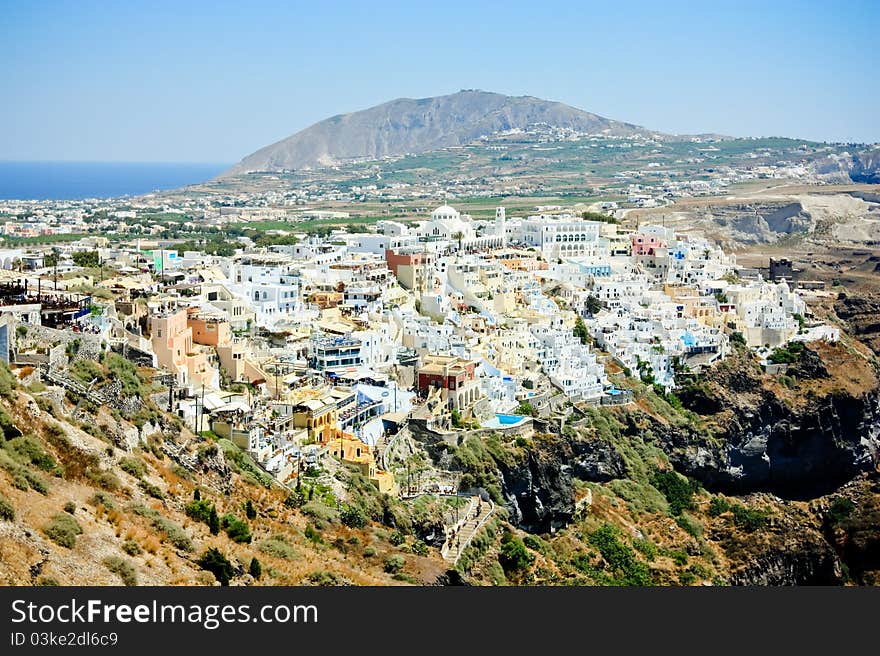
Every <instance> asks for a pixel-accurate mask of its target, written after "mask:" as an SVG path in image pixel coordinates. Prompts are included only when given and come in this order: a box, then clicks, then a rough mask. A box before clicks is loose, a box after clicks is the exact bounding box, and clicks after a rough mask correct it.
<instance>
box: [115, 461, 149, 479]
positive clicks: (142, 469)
mask: <svg viewBox="0 0 880 656" xmlns="http://www.w3.org/2000/svg"><path fill="white" fill-rule="evenodd" d="M119 468H120V469H121V470H122V471H124V472H125V473H127V474H131V475H132V476H134V477H135V478H143V476H144V474H146V473H147V465H146V464H145V463H144V461H143V460H141V459H140V458H133V457H126V458H122V459H121V460H120V461H119Z"/></svg>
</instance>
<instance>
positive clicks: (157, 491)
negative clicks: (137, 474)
mask: <svg viewBox="0 0 880 656" xmlns="http://www.w3.org/2000/svg"><path fill="white" fill-rule="evenodd" d="M138 487H139V488H140V489H142V490H143V491H144V492H145V493H146V494H147V495H148V496H151V497H153V498H154V499H164V498H165V493H164V492H162V488H160V487H159V486H158V485H153V484H152V483H150V481H147V480H143V479H142V480H140V481H138Z"/></svg>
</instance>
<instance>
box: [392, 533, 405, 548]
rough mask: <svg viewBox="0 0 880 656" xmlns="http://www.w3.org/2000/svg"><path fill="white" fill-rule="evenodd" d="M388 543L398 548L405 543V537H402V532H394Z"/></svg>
mask: <svg viewBox="0 0 880 656" xmlns="http://www.w3.org/2000/svg"><path fill="white" fill-rule="evenodd" d="M388 541H389V542H390V543H391V544H393V545H394V546H395V547H399V546H400V545H402V544H403V543H404V542H406V535H404V534H403V532H402V531H399V530H398V531H394V533H392V534H391V537H389V538H388Z"/></svg>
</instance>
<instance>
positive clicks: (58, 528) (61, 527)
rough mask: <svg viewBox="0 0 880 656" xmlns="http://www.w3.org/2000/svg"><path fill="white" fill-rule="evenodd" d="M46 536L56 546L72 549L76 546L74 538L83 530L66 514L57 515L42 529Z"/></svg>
mask: <svg viewBox="0 0 880 656" xmlns="http://www.w3.org/2000/svg"><path fill="white" fill-rule="evenodd" d="M43 532H44V533H45V534H46V536H47V537H48V538H49V539H50V540H52V542H54V543H55V544H57V545H60V546H62V547H67V548H68V549H72V548H73V547H74V545H76V537H77V536H78V535H81V534H82V532H83V530H82V527H81V526H80V525H79V522H77V521H76V520H75V519H74V518H73V517H71V516H70V515H68V514H66V513H58V514H56V515H55V516H54V517H52V519H51V521H50V522H49V523H48V524H47V525H46V526H45V527H44V528H43Z"/></svg>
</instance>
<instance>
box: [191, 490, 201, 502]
mask: <svg viewBox="0 0 880 656" xmlns="http://www.w3.org/2000/svg"><path fill="white" fill-rule="evenodd" d="M201 500H202V493H201V492H200V491H199V488H196V489H195V490H193V501H201Z"/></svg>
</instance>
